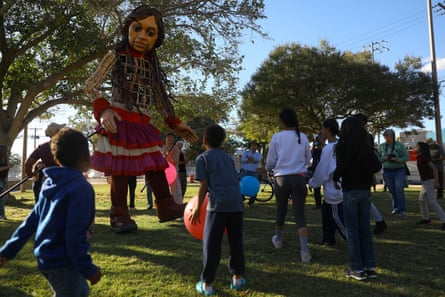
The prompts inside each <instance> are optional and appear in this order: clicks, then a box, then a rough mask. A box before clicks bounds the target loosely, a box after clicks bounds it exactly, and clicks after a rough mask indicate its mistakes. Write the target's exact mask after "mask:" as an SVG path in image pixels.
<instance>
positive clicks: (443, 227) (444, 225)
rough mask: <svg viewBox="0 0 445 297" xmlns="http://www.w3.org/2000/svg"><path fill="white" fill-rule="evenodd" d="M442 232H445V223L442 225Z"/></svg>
mask: <svg viewBox="0 0 445 297" xmlns="http://www.w3.org/2000/svg"><path fill="white" fill-rule="evenodd" d="M441 229H442V231H445V223H443V224H442V228H441Z"/></svg>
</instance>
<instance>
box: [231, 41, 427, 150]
mask: <svg viewBox="0 0 445 297" xmlns="http://www.w3.org/2000/svg"><path fill="white" fill-rule="evenodd" d="M420 62H421V61H420V58H415V57H406V58H405V59H404V60H403V61H400V62H398V63H397V65H396V67H395V71H391V70H390V69H389V68H388V67H387V66H384V65H380V64H378V63H372V61H371V57H370V55H369V54H368V53H363V52H362V53H357V54H354V53H351V52H340V51H337V50H336V49H335V48H333V47H331V46H329V45H328V44H327V43H326V42H322V43H321V44H320V47H319V48H317V47H309V46H302V45H299V44H295V43H291V44H287V45H283V46H279V47H277V48H276V49H275V50H274V51H272V52H271V53H270V55H269V58H268V59H267V60H266V61H264V62H263V64H262V65H261V67H260V68H259V69H258V71H257V72H256V73H255V74H254V75H253V76H252V78H251V80H250V82H249V83H248V84H247V85H246V86H245V87H244V89H243V91H242V105H241V108H240V112H239V114H240V119H241V129H242V130H243V131H244V132H245V134H246V136H247V137H248V138H251V139H258V140H260V141H267V139H269V138H270V137H271V134H273V133H274V132H275V131H276V128H277V126H278V114H279V112H280V110H281V109H283V108H285V107H291V108H294V109H295V110H296V111H297V114H298V116H299V121H300V128H301V130H302V131H305V132H306V133H314V134H316V133H318V132H319V130H320V125H321V123H322V122H323V121H324V120H325V119H327V118H336V119H342V118H345V117H347V116H349V115H351V114H356V113H363V114H365V115H367V116H368V118H369V123H368V124H369V126H370V128H371V129H372V130H373V132H378V131H380V130H382V129H384V128H385V127H388V126H398V127H401V128H404V127H407V126H408V125H415V126H419V127H423V124H422V119H423V118H425V117H432V116H433V104H432V103H433V94H432V90H433V88H432V86H433V82H432V79H431V76H430V75H428V74H425V73H423V72H421V71H420V68H421V63H420Z"/></svg>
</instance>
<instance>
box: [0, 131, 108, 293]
mask: <svg viewBox="0 0 445 297" xmlns="http://www.w3.org/2000/svg"><path fill="white" fill-rule="evenodd" d="M51 151H52V154H53V156H54V159H55V161H56V163H57V164H58V165H59V166H60V167H48V168H45V169H44V170H43V173H44V174H45V177H46V180H45V182H44V184H43V186H42V190H41V192H40V197H39V200H38V202H37V203H36V205H35V206H34V208H33V210H32V211H31V213H30V214H29V215H28V216H27V218H26V219H25V221H24V222H23V223H22V224H21V225H20V226H19V227H18V228H17V229H16V230H15V232H14V233H13V234H12V236H11V238H10V239H9V240H8V241H6V243H5V244H4V246H3V247H1V248H0V267H2V266H3V265H4V263H5V262H6V261H7V260H11V259H13V258H14V257H15V256H16V255H17V253H18V252H19V251H20V250H21V249H22V247H23V246H24V245H25V243H26V242H27V241H28V239H29V238H30V237H31V236H32V235H33V234H34V233H35V237H34V255H35V256H36V258H37V266H38V269H39V270H40V271H41V272H42V274H43V275H44V276H45V278H46V279H47V280H48V283H49V284H50V286H51V288H52V290H53V292H54V296H56V297H59V296H63V297H67V296H70V297H71V296H73V297H74V296H75V297H80V296H82V297H83V296H88V294H89V287H88V283H87V281H86V280H87V279H88V280H89V281H90V283H91V284H92V285H94V284H96V283H97V282H98V281H99V280H100V278H101V272H100V269H99V268H98V267H97V266H95V265H94V264H93V261H92V259H91V256H90V255H89V253H88V250H89V247H90V244H89V242H88V239H89V237H90V235H91V231H92V226H93V223H94V215H95V203H94V190H93V187H92V186H91V185H90V184H89V183H88V182H87V181H86V179H85V177H84V176H83V174H82V172H85V171H87V170H88V169H89V167H90V163H91V161H90V154H89V150H88V141H87V139H86V138H85V136H83V135H82V133H81V132H79V131H76V130H73V129H69V128H63V129H61V130H60V131H59V132H58V133H57V134H56V135H55V136H54V137H53V138H52V139H51Z"/></svg>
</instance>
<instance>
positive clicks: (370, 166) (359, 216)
mask: <svg viewBox="0 0 445 297" xmlns="http://www.w3.org/2000/svg"><path fill="white" fill-rule="evenodd" d="M335 157H336V163H337V164H336V165H337V167H336V169H335V171H334V186H335V187H337V188H341V189H342V191H343V215H344V222H345V225H346V234H347V236H346V237H347V243H348V252H349V259H350V268H349V269H347V270H346V271H345V275H346V276H347V277H351V278H354V279H357V280H365V279H366V278H376V277H377V274H376V272H375V268H376V262H375V257H374V246H373V239H372V233H371V225H370V221H369V219H370V209H371V191H370V188H371V185H372V181H373V174H374V173H376V172H378V171H379V170H380V169H381V163H380V161H379V159H378V157H377V154H376V153H375V152H374V149H373V147H372V146H371V143H370V142H369V138H368V132H367V131H366V129H365V127H364V125H363V122H362V121H360V120H359V119H357V118H356V117H350V118H347V119H345V120H344V121H343V122H342V125H341V129H340V138H339V140H338V142H337V146H336V148H335ZM339 183H341V187H340V186H339Z"/></svg>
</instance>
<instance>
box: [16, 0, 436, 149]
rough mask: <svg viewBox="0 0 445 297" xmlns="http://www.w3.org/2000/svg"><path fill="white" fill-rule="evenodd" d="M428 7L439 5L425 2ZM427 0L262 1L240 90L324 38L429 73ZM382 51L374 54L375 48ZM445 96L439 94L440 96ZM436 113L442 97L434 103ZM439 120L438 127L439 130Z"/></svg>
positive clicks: (245, 51)
mask: <svg viewBox="0 0 445 297" xmlns="http://www.w3.org/2000/svg"><path fill="white" fill-rule="evenodd" d="M431 2H432V6H435V5H436V4H437V3H445V1H444V0H442V1H438V0H431ZM427 7H428V6H427V0H408V1H407V0H374V1H363V0H337V1H332V0H319V1H313V0H265V15H266V16H267V19H265V20H261V21H259V24H260V25H261V26H262V28H263V30H264V31H265V32H266V33H267V34H268V35H269V37H270V38H269V39H263V38H262V37H260V36H259V35H257V34H255V33H252V32H246V34H245V41H244V43H243V44H241V46H240V48H239V49H240V53H241V54H242V55H244V56H245V58H244V62H243V65H242V66H243V71H241V73H240V77H239V80H240V89H242V88H243V86H244V85H245V84H247V83H248V82H249V80H250V78H251V76H252V75H253V74H254V73H255V72H256V71H257V69H258V68H259V67H260V66H261V63H262V62H263V61H265V60H266V59H267V58H268V55H269V53H270V52H271V51H273V50H274V49H275V48H276V47H278V46H280V45H284V44H288V43H299V44H301V45H308V46H315V47H317V46H318V45H319V44H320V41H321V40H324V39H325V40H328V42H329V43H330V45H331V46H334V47H335V48H336V49H337V50H340V51H346V50H348V51H352V52H360V51H362V50H363V49H364V48H365V49H367V50H369V49H370V45H371V44H374V48H375V49H376V50H375V51H374V59H375V61H376V62H379V63H381V64H384V65H387V66H388V67H390V68H393V67H394V65H395V64H396V63H397V62H398V61H400V60H402V59H403V58H404V57H405V56H406V55H410V56H416V57H421V58H422V61H424V63H425V67H426V68H427V69H431V67H430V65H431V60H430V41H429V31H428V12H427ZM442 13H445V10H442V9H437V8H434V9H433V25H434V38H435V51H436V61H437V67H438V80H439V81H441V80H445V15H442ZM379 44H380V45H381V46H382V51H378V50H377V47H378V45H379ZM444 93H445V92H444ZM440 107H441V110H444V108H445V98H444V96H441V99H440ZM58 113H59V116H58V117H56V118H54V119H52V121H55V122H60V123H63V122H66V119H67V117H68V116H69V115H70V112H68V111H67V112H63V110H60V111H59V112H58ZM48 123H49V122H48V121H40V120H36V121H34V122H33V123H31V124H30V125H29V127H31V128H38V129H31V130H30V131H29V132H28V134H29V135H31V134H34V132H36V135H37V136H40V137H39V139H37V140H36V141H35V142H34V139H29V140H28V154H29V153H30V152H31V151H32V150H33V148H34V144H35V145H38V144H39V143H42V142H45V141H47V140H48V138H47V137H45V136H44V129H45V127H46V126H47V125H48ZM425 126H426V129H427V130H434V129H435V126H434V122H433V121H425ZM444 126H445V125H444V122H443V121H442V127H444ZM21 147H22V139H18V140H16V142H15V143H14V145H13V148H12V150H13V152H17V153H19V154H21V152H22V149H21Z"/></svg>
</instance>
